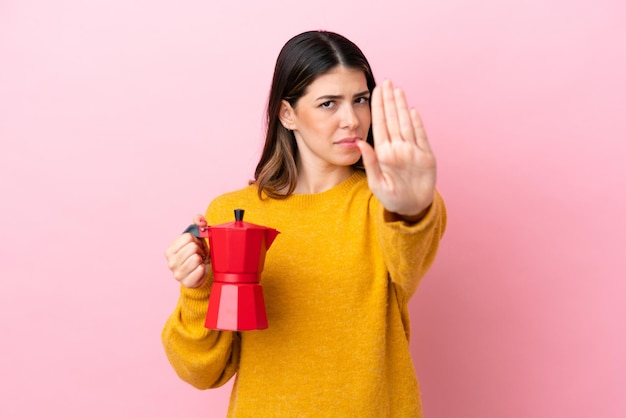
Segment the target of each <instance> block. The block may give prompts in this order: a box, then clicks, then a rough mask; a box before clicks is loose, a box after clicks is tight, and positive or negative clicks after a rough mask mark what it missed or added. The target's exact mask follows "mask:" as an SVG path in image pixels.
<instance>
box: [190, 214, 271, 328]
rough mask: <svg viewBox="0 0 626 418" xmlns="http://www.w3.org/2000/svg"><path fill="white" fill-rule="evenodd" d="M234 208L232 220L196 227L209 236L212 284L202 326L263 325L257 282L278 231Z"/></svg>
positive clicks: (265, 326) (260, 294) (265, 320)
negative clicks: (252, 222)
mask: <svg viewBox="0 0 626 418" xmlns="http://www.w3.org/2000/svg"><path fill="white" fill-rule="evenodd" d="M243 213H244V211H243V210H242V209H235V221H234V222H229V223H225V224H220V225H215V226H207V227H199V228H198V232H199V234H197V235H199V236H200V237H202V238H208V239H209V248H210V254H211V268H212V270H213V285H212V287H211V296H210V297H209V309H208V312H207V317H206V322H205V327H207V328H210V329H216V330H228V331H248V330H258V329H265V328H267V314H266V312H265V301H264V299H263V288H262V287H261V285H260V284H259V281H260V278H261V272H262V271H263V265H264V264H265V253H266V251H267V250H268V249H269V248H270V246H271V245H272V242H274V238H276V236H277V235H278V234H279V232H278V231H277V230H275V229H273V228H268V227H265V226H261V225H255V224H251V223H248V222H244V221H243Z"/></svg>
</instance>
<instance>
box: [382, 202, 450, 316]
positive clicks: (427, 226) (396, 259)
mask: <svg viewBox="0 0 626 418" xmlns="http://www.w3.org/2000/svg"><path fill="white" fill-rule="evenodd" d="M379 206H380V207H379V209H378V210H379V213H378V219H379V220H380V221H379V227H378V235H379V238H380V245H381V248H382V250H383V257H384V260H385V264H386V266H387V269H388V271H389V276H390V279H391V281H392V282H393V283H394V285H395V287H396V291H397V292H398V298H399V300H400V302H401V303H403V304H406V303H407V302H408V300H409V299H410V298H411V296H413V294H414V293H415V291H416V290H417V286H418V284H419V282H420V280H421V278H422V277H423V276H424V275H425V274H426V272H427V271H428V269H429V268H430V266H431V265H432V263H433V261H434V260H435V255H436V254H437V249H438V247H439V241H440V240H441V238H442V237H443V234H444V232H445V228H446V219H447V218H446V208H445V204H444V202H443V199H442V197H441V195H440V194H439V192H435V196H434V198H433V203H432V205H431V206H430V209H429V210H428V212H427V213H426V215H425V216H424V217H423V218H422V219H421V220H420V221H418V222H416V223H415V224H407V223H406V222H403V221H393V222H386V221H384V214H383V211H384V208H383V207H382V205H379Z"/></svg>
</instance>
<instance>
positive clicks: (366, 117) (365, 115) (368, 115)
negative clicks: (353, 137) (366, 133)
mask: <svg viewBox="0 0 626 418" xmlns="http://www.w3.org/2000/svg"><path fill="white" fill-rule="evenodd" d="M359 120H360V121H361V125H363V127H364V128H367V129H369V127H370V124H371V123H372V112H371V111H370V109H369V108H367V109H363V110H362V111H361V112H360V114H359Z"/></svg>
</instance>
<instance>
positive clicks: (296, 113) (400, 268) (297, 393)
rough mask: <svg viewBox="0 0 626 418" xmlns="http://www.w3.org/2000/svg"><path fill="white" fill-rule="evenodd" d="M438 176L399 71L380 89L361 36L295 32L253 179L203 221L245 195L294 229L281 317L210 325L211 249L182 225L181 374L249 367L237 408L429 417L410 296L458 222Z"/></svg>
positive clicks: (278, 270) (168, 337)
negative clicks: (255, 327)
mask: <svg viewBox="0 0 626 418" xmlns="http://www.w3.org/2000/svg"><path fill="white" fill-rule="evenodd" d="M370 101H371V106H370ZM374 144H375V147H373V145H374ZM366 173H367V175H366ZM435 179H436V164H435V157H434V155H433V153H432V151H431V148H430V145H429V143H428V140H427V138H426V134H425V132H424V129H423V126H422V122H421V120H420V117H419V115H418V113H417V112H416V111H415V110H412V109H410V108H409V107H408V105H407V102H406V99H405V97H404V93H403V92H402V90H400V89H397V88H394V87H393V85H392V83H391V82H390V81H385V82H384V83H383V84H382V87H381V86H379V87H375V82H374V77H373V75H372V71H371V69H370V66H369V63H368V62H367V59H366V58H365V57H364V56H363V54H362V52H361V51H360V50H359V48H358V47H357V46H356V45H354V44H353V43H352V42H351V41H349V40H348V39H346V38H344V37H342V36H340V35H338V34H335V33H331V32H322V31H312V32H305V33H302V34H300V35H297V36H295V37H294V38H292V39H291V40H289V41H288V42H287V43H286V44H285V46H284V47H283V49H282V51H281V52H280V55H279V56H278V60H277V62H276V68H275V72H274V78H273V82H272V88H271V92H270V97H269V103H268V108H267V135H266V141H265V148H264V150H263V153H262V156H261V159H260V162H259V164H258V166H257V169H256V172H255V179H254V181H253V182H251V184H250V185H249V186H247V187H245V188H243V189H241V190H238V191H235V192H231V193H227V194H225V195H222V196H220V197H218V198H216V199H215V200H213V201H212V202H211V203H210V205H209V207H208V209H207V211H206V217H203V216H201V215H196V216H195V217H194V223H195V224H196V225H199V226H204V225H207V223H208V224H210V225H215V224H220V223H225V222H230V221H232V216H233V209H234V208H239V207H241V208H244V209H245V210H246V221H248V222H252V223H255V224H260V225H267V226H270V227H272V228H276V229H278V230H279V231H280V232H281V234H280V235H279V236H278V238H277V239H276V240H275V241H274V243H273V245H272V248H271V251H270V252H268V254H267V257H266V260H265V268H264V270H263V275H262V285H263V291H264V295H265V305H266V308H267V316H268V322H269V328H268V329H266V330H261V331H245V332H230V331H213V330H208V329H205V327H204V320H205V317H206V312H207V304H208V299H209V294H210V289H211V283H212V273H211V269H210V265H209V263H210V260H208V249H207V248H206V245H205V244H204V243H203V242H201V241H200V240H198V239H197V238H195V237H193V236H192V235H191V234H183V235H181V236H179V237H177V238H176V239H175V240H174V241H173V242H172V243H171V245H170V246H169V247H168V249H167V250H166V257H167V260H168V264H169V268H170V269H171V270H172V272H173V274H174V277H175V279H176V280H178V281H179V282H180V283H181V284H182V286H181V295H180V299H179V301H178V305H177V306H176V309H175V311H174V313H173V314H172V315H171V317H170V318H169V320H168V321H167V323H166V325H165V328H164V330H163V335H162V339H163V345H164V347H165V351H166V353H167V356H168V358H169V360H170V362H171V364H172V366H173V367H174V369H175V370H176V372H177V373H178V375H179V376H180V377H181V378H182V379H183V380H185V381H187V382H189V383H190V384H192V385H193V386H195V387H197V388H201V389H204V388H213V387H218V386H220V385H223V384H224V383H226V382H227V381H228V380H229V379H230V378H231V377H233V376H234V375H235V374H236V381H235V384H234V386H233V392H232V395H231V403H230V407H229V416H230V417H255V418H259V417H355V418H356V417H358V418H367V417H372V418H381V417H400V418H406V417H420V416H421V402H420V395H419V388H418V383H417V379H416V376H415V370H414V368H413V364H412V359H411V353H410V350H409V329H410V327H409V311H408V306H407V304H408V302H409V299H410V298H411V296H412V295H413V294H414V293H415V290H416V288H417V285H418V283H419V281H420V279H421V278H422V276H423V275H424V274H425V273H426V271H427V270H428V268H429V267H430V265H431V263H432V262H433V260H434V257H435V254H436V252H437V247H438V244H439V241H440V239H441V237H442V235H443V233H444V229H445V224H446V212H445V207H444V203H443V201H442V199H441V197H440V195H439V194H438V192H437V191H436V189H435Z"/></svg>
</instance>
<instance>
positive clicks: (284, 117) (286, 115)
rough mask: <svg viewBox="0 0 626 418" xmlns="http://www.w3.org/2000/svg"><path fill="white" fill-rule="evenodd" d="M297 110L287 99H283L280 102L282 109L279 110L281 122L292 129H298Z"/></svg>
mask: <svg viewBox="0 0 626 418" xmlns="http://www.w3.org/2000/svg"><path fill="white" fill-rule="evenodd" d="M295 114H296V112H295V110H294V109H293V107H291V105H290V104H289V102H288V101H287V100H283V101H281V102H280V111H279V112H278V119H280V123H282V125H283V126H284V127H285V128H286V129H289V130H290V131H293V130H294V129H296V124H295V122H294V121H295Z"/></svg>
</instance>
